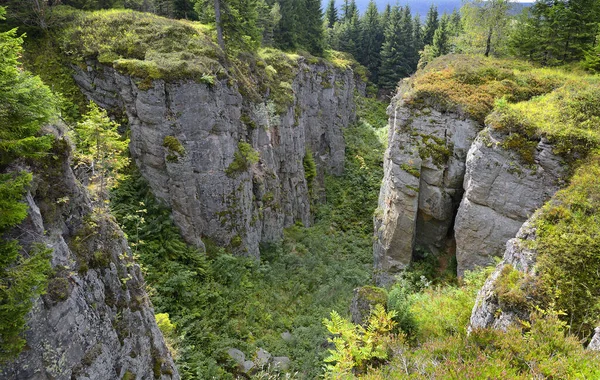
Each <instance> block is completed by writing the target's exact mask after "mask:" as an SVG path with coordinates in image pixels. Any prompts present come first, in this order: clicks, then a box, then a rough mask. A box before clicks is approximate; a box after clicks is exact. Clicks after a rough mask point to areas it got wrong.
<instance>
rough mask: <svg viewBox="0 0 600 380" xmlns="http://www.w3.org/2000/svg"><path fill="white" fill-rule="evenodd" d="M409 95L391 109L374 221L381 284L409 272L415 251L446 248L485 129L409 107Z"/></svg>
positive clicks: (451, 115) (394, 102)
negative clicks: (472, 151) (472, 154)
mask: <svg viewBox="0 0 600 380" xmlns="http://www.w3.org/2000/svg"><path fill="white" fill-rule="evenodd" d="M407 90H408V86H407V85H404V86H402V87H401V88H400V91H399V93H398V95H397V96H396V97H394V99H393V100H392V103H391V105H390V107H389V108H388V114H389V116H390V121H389V125H390V132H389V145H388V149H387V150H386V152H385V158H384V178H383V182H382V186H381V191H380V194H379V204H378V209H377V212H376V215H375V218H374V219H375V238H376V240H375V243H374V255H375V268H376V271H377V273H376V279H377V281H378V283H379V284H385V283H387V282H389V281H391V279H392V277H391V276H392V275H393V274H394V273H397V272H398V271H400V270H402V269H404V268H406V266H408V265H409V264H410V262H411V260H412V257H413V252H414V251H415V250H416V249H422V250H426V251H430V252H435V253H440V252H442V251H444V250H446V249H447V245H448V243H449V242H451V240H452V226H453V221H454V215H455V212H456V208H457V206H458V204H459V203H460V201H461V197H462V194H463V190H462V187H463V178H464V174H465V161H466V156H467V151H468V150H469V147H470V146H471V142H472V141H473V140H474V139H475V136H476V135H477V132H478V131H479V129H480V127H479V126H478V124H477V123H476V122H474V121H471V120H469V119H466V118H465V117H463V116H462V115H459V114H457V113H442V112H440V111H437V110H435V109H433V108H430V107H425V108H422V109H416V108H412V107H409V106H407V105H406V104H405V102H404V100H403V96H404V93H405V91H407ZM450 244H451V243H450Z"/></svg>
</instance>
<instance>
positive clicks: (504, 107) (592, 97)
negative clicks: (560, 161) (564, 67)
mask: <svg viewBox="0 0 600 380" xmlns="http://www.w3.org/2000/svg"><path fill="white" fill-rule="evenodd" d="M563 80H564V85H562V86H560V87H558V88H557V89H556V90H554V91H552V92H551V93H548V94H546V95H543V96H538V97H535V98H532V99H531V100H529V101H526V102H520V103H516V104H509V103H508V102H506V101H504V100H501V101H498V102H497V103H496V108H495V111H494V112H493V113H492V114H491V115H490V116H489V117H488V118H487V120H486V121H487V123H488V124H489V125H491V126H492V127H493V128H495V129H497V130H501V131H504V132H505V133H507V134H509V135H508V137H507V138H506V139H505V140H504V141H503V143H502V145H503V147H505V148H507V149H512V150H514V151H516V152H517V153H519V155H520V156H521V158H522V159H523V160H524V161H525V162H527V163H533V159H534V157H533V154H534V152H535V146H536V145H537V141H539V138H540V136H544V137H546V138H548V139H549V140H550V141H551V142H552V143H553V144H554V146H555V152H556V153H559V154H562V155H564V156H565V157H566V158H567V159H568V160H571V161H572V160H573V157H582V156H585V155H586V154H587V153H588V152H589V151H590V150H591V149H593V148H594V147H597V146H600V130H599V129H598V124H599V123H600V111H599V110H598V107H597V106H596V105H597V104H598V102H600V89H599V84H600V80H599V79H598V78H595V77H592V76H585V75H579V76H577V77H575V75H573V77H571V76H568V77H566V78H565V79H563Z"/></svg>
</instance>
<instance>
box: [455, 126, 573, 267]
mask: <svg viewBox="0 0 600 380" xmlns="http://www.w3.org/2000/svg"><path fill="white" fill-rule="evenodd" d="M507 137H508V135H506V134H502V133H499V132H496V131H494V130H493V129H492V128H489V127H488V128H486V129H484V130H483V131H481V133H479V135H478V136H477V139H476V140H475V142H474V143H473V145H472V146H471V149H470V150H469V153H468V155H467V161H466V175H465V180H464V189H465V194H464V197H463V199H462V202H461V204H460V207H459V209H458V214H457V216H456V223H455V227H454V233H455V236H456V260H457V264H458V268H457V270H458V274H459V275H462V274H463V273H464V271H465V270H468V269H473V268H475V267H477V266H486V265H489V264H491V263H492V262H493V258H494V257H501V256H502V254H503V252H504V250H505V247H506V242H507V241H508V240H509V239H511V238H513V237H514V236H515V234H516V233H517V232H518V231H519V228H521V225H523V223H524V222H525V221H526V220H527V219H528V218H529V217H530V216H531V215H532V214H533V213H534V212H535V211H536V210H537V209H538V208H540V207H541V206H542V205H543V204H544V203H545V202H546V201H547V200H548V199H550V197H552V195H554V193H556V191H558V189H559V187H560V184H561V178H562V177H563V175H564V168H563V166H561V159H560V157H558V156H556V155H554V154H553V153H552V149H553V148H552V145H550V144H549V143H548V142H547V141H546V140H544V139H541V140H540V141H539V142H538V144H537V147H536V149H535V153H534V154H533V157H532V159H531V160H530V162H524V161H523V159H522V158H521V157H520V155H519V153H518V152H517V151H515V150H511V149H510V148H507V147H506V146H505V141H506V139H507Z"/></svg>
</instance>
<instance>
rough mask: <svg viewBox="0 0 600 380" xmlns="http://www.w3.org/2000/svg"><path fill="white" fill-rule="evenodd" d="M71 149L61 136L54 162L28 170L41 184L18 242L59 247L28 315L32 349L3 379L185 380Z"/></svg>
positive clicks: (122, 242)
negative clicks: (73, 163) (76, 170)
mask: <svg viewBox="0 0 600 380" xmlns="http://www.w3.org/2000/svg"><path fill="white" fill-rule="evenodd" d="M69 151H70V149H69V147H68V144H67V142H66V141H65V140H63V139H62V138H57V141H56V142H55V148H54V151H53V152H52V154H51V155H50V158H49V159H47V160H45V162H44V163H39V164H34V165H33V166H30V167H23V168H22V169H25V170H31V171H32V172H33V174H34V180H33V186H32V189H31V191H30V192H29V193H28V194H27V197H26V202H27V205H28V206H29V213H28V217H27V219H26V220H25V221H24V222H23V223H22V224H21V225H20V226H19V227H18V228H17V229H16V230H18V232H17V233H16V234H15V235H14V236H13V237H15V238H18V240H19V242H20V244H21V246H22V247H23V248H24V249H25V251H27V250H28V249H30V247H32V245H33V244H42V245H44V246H46V247H48V248H51V249H52V259H51V260H52V274H51V275H50V277H49V283H48V290H47V293H46V294H45V295H43V296H42V297H40V298H39V299H37V300H36V301H35V304H34V307H33V309H32V310H31V311H30V313H29V315H28V322H27V330H26V332H25V335H24V337H25V339H26V342H27V345H26V347H25V349H24V350H23V352H22V353H21V354H20V355H19V356H18V357H17V358H16V359H15V360H14V361H12V362H10V363H7V364H6V365H5V366H4V367H3V368H1V369H0V377H2V378H3V379H19V380H20V379H23V380H24V379H60V380H65V379H98V380H100V379H124V378H126V379H164V380H166V379H178V378H179V375H178V373H177V369H176V368H175V365H174V364H173V360H172V358H171V356H170V353H169V351H168V350H167V348H166V346H165V342H164V340H163V336H162V334H161V332H160V330H159V329H158V327H157V325H156V321H155V318H154V312H153V309H152V306H151V304H150V302H149V300H148V295H147V294H146V291H145V288H144V280H143V278H142V274H141V271H140V268H139V266H138V265H137V264H136V263H135V262H134V261H133V257H132V254H131V252H130V251H129V249H128V246H127V241H126V239H125V237H124V236H123V233H122V232H121V230H120V229H119V227H118V226H117V225H116V223H115V222H114V221H113V220H112V218H111V217H110V216H109V215H108V213H107V212H106V211H98V210H93V208H92V204H91V202H90V200H89V198H88V196H87V193H86V191H85V189H83V188H82V187H81V185H79V184H78V182H77V180H76V179H75V176H74V175H73V172H72V171H71V168H70V166H69ZM52 157H53V158H52ZM35 165H38V166H35Z"/></svg>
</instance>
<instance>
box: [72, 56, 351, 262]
mask: <svg viewBox="0 0 600 380" xmlns="http://www.w3.org/2000/svg"><path fill="white" fill-rule="evenodd" d="M76 71H77V72H76V75H75V80H76V82H77V84H78V85H79V86H80V88H81V89H82V90H83V92H84V93H85V94H86V95H87V96H88V97H89V98H91V99H93V100H94V101H96V102H97V103H98V104H99V105H100V106H102V107H105V108H108V109H123V110H125V112H126V114H127V118H128V120H129V126H130V129H131V146H130V147H131V154H132V157H133V158H134V160H135V162H136V164H137V166H138V167H139V168H140V170H141V172H142V174H143V176H144V177H145V178H146V179H147V180H148V182H149V184H150V186H151V187H152V190H153V192H154V194H155V195H156V196H157V197H158V198H160V199H161V200H163V201H165V202H166V203H167V204H168V205H169V206H170V207H171V208H172V210H173V218H174V220H175V222H176V224H177V225H178V226H179V227H180V229H181V231H182V234H183V236H184V237H185V238H186V240H188V242H190V243H193V244H196V245H198V246H202V244H203V243H202V240H203V239H204V238H205V237H209V238H211V239H213V240H214V241H215V242H216V243H218V244H220V245H229V246H230V247H231V248H232V249H234V250H235V251H237V252H240V253H243V254H247V255H254V256H257V255H258V253H259V244H260V243H261V242H266V241H273V240H275V239H278V238H280V237H281V236H282V232H283V228H284V227H286V226H290V225H292V224H294V223H295V222H301V223H302V224H304V225H309V224H310V223H311V215H310V203H311V194H310V187H311V186H312V183H310V178H309V177H307V174H306V172H305V163H306V161H307V160H309V161H313V160H314V162H315V163H316V168H317V179H318V178H322V176H323V174H324V173H330V174H340V173H341V172H342V170H343V167H344V147H345V144H344V138H343V134H342V130H343V128H345V127H346V126H348V125H349V124H350V123H351V122H352V121H353V120H354V119H355V112H354V107H355V106H354V92H355V90H356V89H357V85H356V83H355V77H354V75H353V72H352V70H350V69H348V70H343V69H336V68H334V67H333V66H332V65H331V64H324V63H321V64H307V63H306V62H304V60H303V59H302V58H299V61H298V62H297V74H296V75H295V77H294V78H293V82H292V84H291V88H289V89H288V90H287V92H288V94H287V95H288V96H291V97H292V98H291V100H292V101H291V102H290V103H289V105H287V106H286V107H285V108H284V110H283V112H277V111H276V109H275V106H274V104H273V102H271V101H256V100H252V99H249V98H248V97H245V96H244V95H242V94H241V93H240V89H239V88H237V87H236V86H233V85H229V84H228V82H227V81H226V80H223V81H216V82H215V83H214V84H213V85H210V84H205V83H198V82H194V81H192V80H180V81H175V82H169V81H165V80H156V81H153V82H152V86H150V88H141V86H140V85H139V81H137V80H135V78H132V77H131V76H129V75H124V74H121V73H119V72H118V71H116V70H115V69H113V68H111V67H107V66H103V65H99V64H97V63H95V62H91V61H88V66H87V68H86V69H85V70H83V69H81V68H79V67H76ZM255 153H258V159H257V160H253V159H252V158H251V157H248V156H251V155H252V154H255ZM307 155H311V156H312V157H311V158H309V157H306V156H307Z"/></svg>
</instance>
